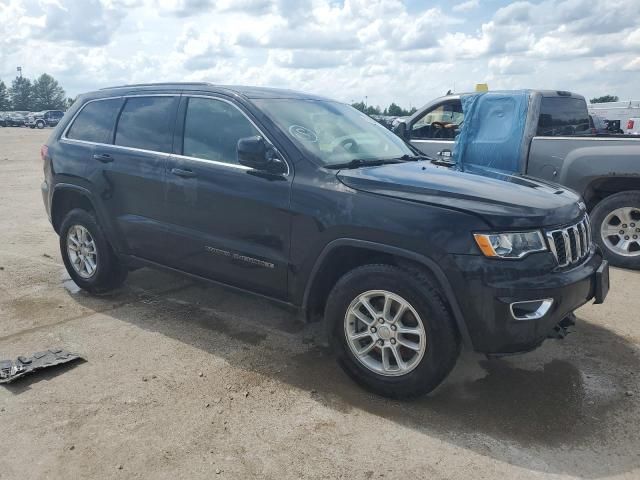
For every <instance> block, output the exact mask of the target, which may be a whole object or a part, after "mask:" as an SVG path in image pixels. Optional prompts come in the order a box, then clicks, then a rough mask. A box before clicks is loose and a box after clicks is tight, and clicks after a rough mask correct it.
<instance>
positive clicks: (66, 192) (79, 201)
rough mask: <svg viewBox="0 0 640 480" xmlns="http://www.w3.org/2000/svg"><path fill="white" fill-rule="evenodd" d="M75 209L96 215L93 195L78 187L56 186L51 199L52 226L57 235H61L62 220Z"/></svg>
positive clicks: (68, 185)
mask: <svg viewBox="0 0 640 480" xmlns="http://www.w3.org/2000/svg"><path fill="white" fill-rule="evenodd" d="M74 208H82V209H83V210H87V211H89V212H93V213H94V214H95V213H96V208H95V206H94V202H93V200H92V198H91V193H90V192H89V191H88V190H87V189H85V188H82V187H79V186H78V185H70V184H58V185H56V187H55V189H54V191H53V195H52V198H51V224H52V225H53V229H54V230H55V232H56V233H58V234H59V233H60V225H61V224H62V220H63V219H64V217H65V215H66V214H67V213H68V212H69V211H71V210H72V209H74Z"/></svg>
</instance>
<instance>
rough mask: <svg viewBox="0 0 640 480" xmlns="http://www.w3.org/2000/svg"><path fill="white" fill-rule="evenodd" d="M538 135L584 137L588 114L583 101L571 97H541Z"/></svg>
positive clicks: (587, 131) (587, 130)
mask: <svg viewBox="0 0 640 480" xmlns="http://www.w3.org/2000/svg"><path fill="white" fill-rule="evenodd" d="M537 133H538V135H542V136H547V137H549V136H551V137H554V136H571V135H585V134H588V133H590V130H589V113H588V112H587V104H586V102H585V101H584V100H583V99H580V98H571V97H542V104H541V106H540V119H539V121H538V132H537Z"/></svg>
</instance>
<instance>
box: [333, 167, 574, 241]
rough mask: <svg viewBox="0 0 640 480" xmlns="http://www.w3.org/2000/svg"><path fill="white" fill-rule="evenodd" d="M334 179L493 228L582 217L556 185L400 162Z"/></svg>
mask: <svg viewBox="0 0 640 480" xmlns="http://www.w3.org/2000/svg"><path fill="white" fill-rule="evenodd" d="M338 179H339V180H340V181H341V182H342V183H344V184H345V185H347V186H349V187H351V188H353V189H355V190H360V191H363V192H369V193H375V194H379V195H386V196H390V197H396V198H402V199H405V200H411V201H415V202H421V203H425V204H429V205H435V206H439V207H445V208H451V209H455V210H459V211H463V212H469V213H474V214H476V215H479V216H480V217H482V218H483V219H484V220H485V221H486V222H487V223H488V224H489V225H490V227H492V228H496V229H507V230H514V229H520V228H540V227H548V226H555V225H563V224H567V223H570V222H571V221H573V220H575V219H576V218H578V217H579V216H581V215H583V214H584V209H583V208H584V207H583V206H582V203H581V202H580V197H579V196H578V195H577V194H575V193H574V192H572V191H570V190H567V189H565V188H564V187H562V186H560V185H556V184H553V183H546V182H542V181H540V180H537V179H533V178H531V177H526V176H523V175H509V174H505V173H502V172H498V171H495V170H489V169H479V168H477V169H475V170H468V171H465V172H460V171H457V170H452V169H451V168H448V167H443V166H437V165H434V164H432V163H430V162H406V163H398V164H391V165H381V166H377V167H365V168H358V169H351V170H340V171H339V172H338ZM578 202H580V204H579V203H578Z"/></svg>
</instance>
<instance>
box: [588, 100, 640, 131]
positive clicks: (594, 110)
mask: <svg viewBox="0 0 640 480" xmlns="http://www.w3.org/2000/svg"><path fill="white" fill-rule="evenodd" d="M588 109H589V114H590V115H598V116H600V117H602V118H604V119H605V120H607V121H608V122H615V123H616V125H620V129H621V130H622V131H623V132H624V133H626V134H634V131H633V126H634V125H635V132H636V133H635V135H637V134H638V133H637V132H638V128H639V127H638V122H637V120H638V119H639V118H640V100H629V101H626V102H606V103H590V104H589V105H588ZM632 119H635V120H636V121H635V122H632V123H630V122H629V121H630V120H632ZM630 125H631V126H630Z"/></svg>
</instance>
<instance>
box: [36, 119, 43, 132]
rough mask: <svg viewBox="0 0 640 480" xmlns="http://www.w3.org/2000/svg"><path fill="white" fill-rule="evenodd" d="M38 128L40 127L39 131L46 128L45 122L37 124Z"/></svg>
mask: <svg viewBox="0 0 640 480" xmlns="http://www.w3.org/2000/svg"><path fill="white" fill-rule="evenodd" d="M36 127H38V129H40V130H42V129H43V128H44V122H42V121H40V122H36Z"/></svg>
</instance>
